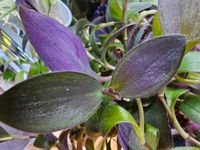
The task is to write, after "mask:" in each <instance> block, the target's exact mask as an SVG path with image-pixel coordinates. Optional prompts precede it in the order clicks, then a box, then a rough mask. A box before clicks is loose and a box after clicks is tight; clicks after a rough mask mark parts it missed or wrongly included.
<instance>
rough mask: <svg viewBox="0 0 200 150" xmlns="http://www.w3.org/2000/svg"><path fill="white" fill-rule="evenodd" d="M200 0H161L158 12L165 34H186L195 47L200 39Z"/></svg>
mask: <svg viewBox="0 0 200 150" xmlns="http://www.w3.org/2000/svg"><path fill="white" fill-rule="evenodd" d="M199 7H200V1H199V0H192V1H188V0H160V1H159V4H158V12H159V18H160V23H161V26H162V28H163V31H164V33H165V34H170V33H178V34H185V35H186V36H187V40H188V42H189V45H188V46H187V47H188V49H190V48H192V47H194V46H195V45H196V43H197V42H198V41H200V35H199V32H200V12H199Z"/></svg>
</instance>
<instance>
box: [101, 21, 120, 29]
mask: <svg viewBox="0 0 200 150" xmlns="http://www.w3.org/2000/svg"><path fill="white" fill-rule="evenodd" d="M115 24H117V22H114V21H111V22H107V23H101V24H99V25H98V26H97V30H100V29H103V28H106V27H110V26H114V25H115Z"/></svg>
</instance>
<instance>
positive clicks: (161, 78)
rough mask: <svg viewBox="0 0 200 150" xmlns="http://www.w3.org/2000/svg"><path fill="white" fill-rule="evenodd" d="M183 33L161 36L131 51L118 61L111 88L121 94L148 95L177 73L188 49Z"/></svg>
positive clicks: (155, 91)
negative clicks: (186, 48)
mask: <svg viewBox="0 0 200 150" xmlns="http://www.w3.org/2000/svg"><path fill="white" fill-rule="evenodd" d="M185 43H186V39H185V37H184V36H182V35H171V36H161V37H158V38H155V39H151V40H149V41H146V42H144V43H142V44H140V45H138V46H136V47H134V48H133V49H132V50H130V51H129V52H128V53H127V54H126V55H125V56H124V57H123V58H122V59H121V61H120V62H119V63H118V65H117V67H116V70H115V71H114V73H113V77H112V81H111V85H110V88H112V89H113V90H115V91H116V92H119V94H121V96H122V97H129V98H136V97H148V96H150V95H153V94H155V93H157V92H158V91H159V90H160V89H161V88H162V87H164V86H165V85H166V84H167V83H168V82H169V81H170V80H171V78H172V77H173V76H174V75H175V73H176V72H177V70H178V68H179V66H180V63H181V60H182V57H183V54H184V50H185Z"/></svg>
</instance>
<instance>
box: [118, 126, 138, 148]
mask: <svg viewBox="0 0 200 150" xmlns="http://www.w3.org/2000/svg"><path fill="white" fill-rule="evenodd" d="M117 137H118V140H119V144H120V145H121V146H122V148H123V149H124V150H134V149H137V150H141V149H142V145H140V144H139V140H138V138H137V136H136V135H135V132H134V130H133V127H132V125H131V124H129V123H120V124H119V125H118V133H117Z"/></svg>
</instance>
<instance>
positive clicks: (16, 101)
mask: <svg viewBox="0 0 200 150" xmlns="http://www.w3.org/2000/svg"><path fill="white" fill-rule="evenodd" d="M101 88H102V87H101V85H100V83H99V82H98V81H96V80H95V79H93V78H92V77H90V76H87V75H84V74H80V73H74V72H59V73H49V74H44V75H41V76H37V77H34V78H31V79H28V80H26V81H24V82H21V83H19V84H17V85H16V86H14V87H13V88H11V89H10V90H8V91H7V92H5V93H3V95H1V96H0V112H1V113H0V120H1V121H2V122H4V123H6V124H8V125H10V126H12V127H15V128H17V129H20V130H24V131H28V132H42V133H44V132H51V131H56V130H60V129H64V128H71V127H74V126H75V125H77V124H80V123H82V122H85V121H86V120H87V119H88V118H89V117H91V115H92V114H94V113H95V111H96V110H97V108H98V107H99V105H100V103H101V96H102V94H101V91H100V90H101Z"/></svg>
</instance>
